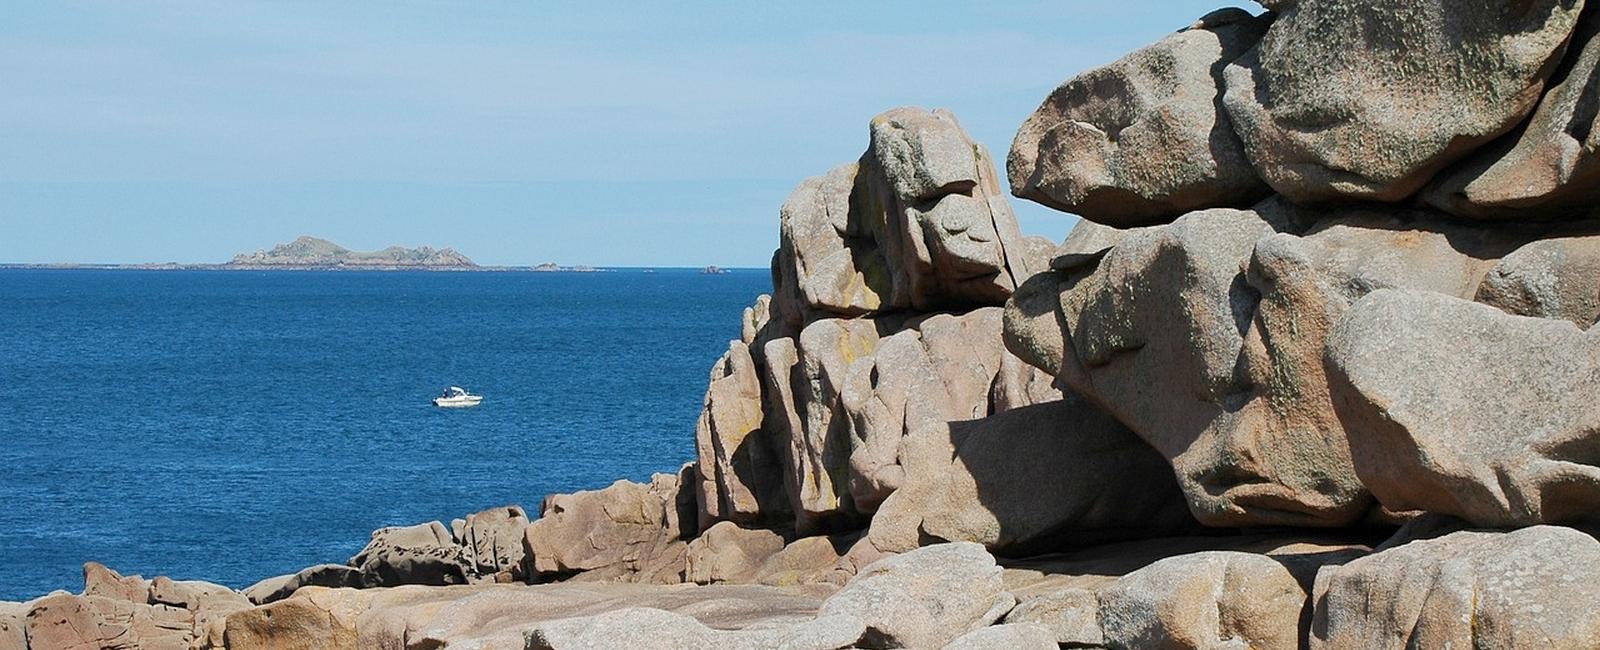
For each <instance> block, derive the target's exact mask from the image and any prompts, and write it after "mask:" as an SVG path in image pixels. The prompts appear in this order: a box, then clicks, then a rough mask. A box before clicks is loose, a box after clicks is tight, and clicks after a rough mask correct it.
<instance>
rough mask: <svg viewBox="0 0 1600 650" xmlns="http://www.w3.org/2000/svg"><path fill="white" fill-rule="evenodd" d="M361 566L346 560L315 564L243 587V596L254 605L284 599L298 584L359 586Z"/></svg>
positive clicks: (304, 585)
mask: <svg viewBox="0 0 1600 650" xmlns="http://www.w3.org/2000/svg"><path fill="white" fill-rule="evenodd" d="M362 583H363V581H362V579H361V570H360V569H357V568H355V567H352V566H349V565H345V564H318V565H316V566H309V567H306V568H304V569H301V570H299V571H297V572H295V573H291V574H288V575H282V576H276V577H272V578H267V579H265V580H262V581H260V582H257V583H255V584H253V585H250V586H249V587H246V588H245V589H244V590H243V591H242V592H240V593H242V594H244V596H245V598H248V599H249V600H250V602H251V603H254V604H256V605H265V604H267V603H270V602H274V601H278V600H283V599H285V598H288V597H289V596H290V595H292V594H294V592H295V591H296V590H298V589H299V588H301V587H360V586H362Z"/></svg>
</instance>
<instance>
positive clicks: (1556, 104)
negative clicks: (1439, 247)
mask: <svg viewBox="0 0 1600 650" xmlns="http://www.w3.org/2000/svg"><path fill="white" fill-rule="evenodd" d="M1597 36H1600V14H1597V13H1595V12H1594V11H1589V12H1588V13H1587V14H1586V15H1585V16H1584V17H1583V19H1582V22H1581V23H1580V24H1579V27H1578V29H1577V31H1576V32H1575V33H1574V34H1573V36H1572V42H1571V44H1570V45H1569V46H1568V50H1567V56H1566V60H1565V62H1563V63H1562V65H1561V68H1560V69H1558V70H1557V71H1556V73H1555V74H1554V75H1553V76H1552V77H1551V82H1550V83H1551V85H1550V89H1549V90H1548V91H1547V92H1546V93H1545V94H1544V98H1543V99H1541V100H1540V101H1539V106H1538V108H1537V109H1535V110H1534V112H1533V117H1532V118H1530V119H1529V120H1528V122H1527V124H1524V125H1523V126H1522V127H1521V128H1519V129H1518V130H1516V131H1514V132H1512V133H1511V134H1510V135H1507V136H1506V137H1504V138H1502V139H1501V140H1499V141H1497V142H1495V143H1493V144H1491V145H1489V146H1486V147H1484V148H1482V149H1480V150H1479V151H1478V152H1477V153H1474V154H1473V155H1472V156H1471V157H1469V158H1467V159H1466V160H1464V161H1462V162H1461V163H1460V164H1457V165H1455V166H1454V167H1452V168H1450V169H1449V170H1446V171H1445V172H1444V173H1443V174H1440V176H1439V178H1438V179H1437V181H1436V182H1434V183H1433V185H1432V186H1430V187H1429V188H1428V190H1427V191H1426V192H1425V193H1424V195H1423V196H1424V197H1425V198H1426V199H1427V200H1428V202H1429V203H1431V204H1433V205H1434V206H1436V207H1438V208H1439V209H1441V210H1447V211H1449V212H1452V213H1454V214H1458V215H1464V216H1471V217H1479V218H1493V219H1518V220H1536V219H1558V218H1571V217H1579V216H1593V215H1594V213H1595V202H1596V201H1597V200H1600V156H1597V155H1596V150H1597V149H1600V134H1597V133H1596V132H1595V128H1594V127H1595V113H1596V111H1595V106H1596V104H1597V103H1600V88H1597V87H1596V81H1600V38H1597Z"/></svg>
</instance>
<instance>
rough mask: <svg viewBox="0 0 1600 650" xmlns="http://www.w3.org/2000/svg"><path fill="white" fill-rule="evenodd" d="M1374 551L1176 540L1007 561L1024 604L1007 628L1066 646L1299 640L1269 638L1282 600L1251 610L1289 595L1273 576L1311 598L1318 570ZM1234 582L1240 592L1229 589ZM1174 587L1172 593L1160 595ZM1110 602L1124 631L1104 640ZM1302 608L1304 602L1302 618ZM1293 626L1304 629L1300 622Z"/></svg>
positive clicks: (1302, 539) (1319, 541) (1330, 543)
mask: <svg viewBox="0 0 1600 650" xmlns="http://www.w3.org/2000/svg"><path fill="white" fill-rule="evenodd" d="M1369 543H1370V540H1369V541H1363V538H1361V537H1360V536H1351V535H1349V534H1341V535H1322V536H1299V537H1283V536H1271V535H1229V536H1216V537H1174V538H1158V539H1147V540H1138V541H1130V542H1121V543H1116V544H1106V545H1101V546H1093V547H1087V548H1082V549H1076V550H1072V551H1068V552H1065V553H1058V554H1051V555H1044V556H1036V557H1030V558H1026V559H1018V560H1007V561H1005V565H1006V572H1005V584H1006V588H1007V589H1008V590H1010V591H1011V592H1012V593H1013V594H1015V595H1016V597H1017V600H1018V601H1019V603H1018V605H1017V607H1016V608H1015V609H1013V610H1012V611H1011V612H1010V613H1009V614H1007V615H1006V617H1005V622H1007V623H1037V624H1040V625H1043V626H1045V627H1046V628H1048V629H1050V630H1051V632H1052V633H1053V634H1054V635H1055V640H1056V642H1057V643H1060V644H1063V645H1064V646H1066V647H1107V648H1111V647H1117V648H1145V647H1162V648H1165V647H1181V648H1194V647H1200V648H1226V647H1233V646H1230V645H1228V641H1227V640H1228V639H1233V638H1236V637H1238V638H1243V637H1240V636H1239V635H1241V634H1245V633H1248V634H1250V635H1252V636H1254V637H1259V638H1263V639H1265V638H1268V637H1271V638H1281V636H1280V635H1281V634H1288V635H1290V637H1291V638H1295V639H1298V638H1299V637H1300V635H1299V634H1298V633H1297V632H1294V631H1292V630H1291V631H1288V632H1277V631H1271V630H1270V624H1269V623H1268V621H1269V620H1272V619H1276V618H1280V617H1281V616H1282V613H1281V612H1279V613H1275V612H1277V611H1278V609H1282V610H1287V608H1288V605H1287V596H1284V597H1283V600H1282V601H1277V602H1278V605H1281V607H1279V608H1274V607H1271V606H1265V607H1262V608H1258V609H1252V607H1253V605H1252V603H1254V602H1257V599H1259V598H1264V597H1267V596H1272V595H1274V594H1276V593H1277V592H1274V591H1273V588H1274V586H1276V587H1277V588H1280V589H1283V590H1289V589H1290V587H1289V584H1290V583H1289V582H1288V581H1286V580H1284V579H1283V574H1282V573H1280V572H1279V571H1278V570H1276V569H1273V568H1272V567H1274V566H1276V567H1279V568H1281V569H1283V570H1286V571H1287V572H1288V574H1289V575H1292V576H1293V578H1294V583H1295V584H1296V585H1297V586H1296V587H1294V590H1297V591H1302V593H1305V592H1309V589H1310V586H1311V581H1312V576H1313V575H1314V573H1315V572H1316V570H1317V568H1318V567H1320V566H1323V565H1325V564H1330V563H1337V562H1343V561H1348V560H1349V559H1351V558H1354V557H1359V556H1360V555H1362V554H1364V553H1366V552H1367V550H1368V544H1369ZM1246 577H1248V578H1249V580H1248V581H1244V582H1242V584H1241V579H1242V578H1246ZM1230 580H1233V581H1234V582H1233V583H1232V584H1233V586H1235V587H1238V588H1237V589H1232V590H1230V589H1227V588H1226V587H1227V586H1228V585H1229V584H1230V582H1229V581H1230ZM1152 585H1159V586H1157V587H1152ZM1169 587H1170V588H1171V589H1172V590H1173V591H1172V592H1171V593H1170V594H1169V593H1164V592H1163V591H1162V590H1163V589H1166V588H1169ZM1113 596H1114V598H1113ZM1112 600H1115V605H1114V608H1115V609H1114V610H1113V611H1111V612H1110V615H1111V616H1114V617H1118V618H1117V621H1116V623H1115V625H1116V626H1117V627H1115V629H1113V628H1112V627H1111V626H1110V624H1109V623H1108V627H1107V628H1106V630H1105V631H1102V629H1101V624H1102V622H1103V621H1104V620H1105V619H1104V616H1103V615H1102V612H1101V608H1102V606H1103V605H1110V604H1111V603H1112ZM1305 600H1306V599H1305V598H1304V596H1303V595H1302V597H1301V599H1300V605H1299V607H1300V608H1301V609H1303V607H1304V605H1305ZM1290 625H1291V627H1292V628H1293V629H1301V628H1302V627H1303V624H1302V622H1296V619H1291V623H1290ZM1230 626H1231V627H1230ZM1107 632H1110V633H1111V634H1110V636H1108V634H1107ZM1141 635H1142V636H1141ZM1108 639H1114V640H1115V641H1112V640H1108ZM1130 639H1134V640H1132V641H1130ZM1208 639H1209V643H1208V642H1207V640H1208ZM1158 641H1161V643H1158ZM1162 643H1166V644H1167V645H1162ZM1129 644H1131V645H1129ZM1193 644H1198V645H1193ZM1240 647H1243V646H1240ZM1257 647H1258V646H1257Z"/></svg>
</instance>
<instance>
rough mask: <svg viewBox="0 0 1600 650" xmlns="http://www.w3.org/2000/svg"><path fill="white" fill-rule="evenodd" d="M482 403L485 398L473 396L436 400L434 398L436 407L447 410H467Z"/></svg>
mask: <svg viewBox="0 0 1600 650" xmlns="http://www.w3.org/2000/svg"><path fill="white" fill-rule="evenodd" d="M481 402H483V398H482V397H478V396H476V395H474V396H471V397H435V398H433V405H434V406H437V407H439V408H447V409H459V408H467V407H469V406H477V405H478V404H479V403H481Z"/></svg>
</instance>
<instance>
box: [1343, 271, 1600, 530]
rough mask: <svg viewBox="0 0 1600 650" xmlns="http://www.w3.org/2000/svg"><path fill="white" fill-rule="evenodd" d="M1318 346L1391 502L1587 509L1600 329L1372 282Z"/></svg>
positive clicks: (1482, 511)
mask: <svg viewBox="0 0 1600 650" xmlns="http://www.w3.org/2000/svg"><path fill="white" fill-rule="evenodd" d="M1327 355H1328V364H1329V366H1330V368H1331V369H1332V370H1331V374H1332V376H1333V377H1334V386H1335V389H1334V390H1335V397H1336V399H1337V400H1338V401H1339V403H1340V404H1341V405H1342V411H1341V413H1342V415H1343V417H1345V418H1346V420H1347V421H1349V422H1350V430H1351V432H1352V434H1351V435H1350V445H1351V450H1352V453H1353V455H1354V457H1355V460H1356V462H1355V469H1356V471H1357V472H1358V473H1359V474H1360V476H1361V480H1362V482H1363V483H1365V484H1366V485H1367V486H1368V487H1369V488H1371V490H1372V492H1373V494H1374V495H1376V496H1377V497H1378V499H1379V500H1380V501H1382V502H1383V503H1384V505H1386V506H1388V507H1389V508H1390V509H1395V510H1412V509H1417V510H1428V511H1431V512H1436V513H1442V514H1447V515H1454V516H1457V517H1460V518H1462V519H1466V520H1468V521H1471V522H1473V523H1476V524H1478V525H1486V526H1517V525H1531V524H1538V523H1558V522H1568V521H1582V520H1592V519H1593V518H1594V513H1595V512H1596V508H1597V506H1600V467H1597V466H1596V459H1595V457H1594V454H1593V452H1592V451H1591V450H1592V448H1593V446H1594V444H1595V442H1596V440H1595V431H1597V430H1600V402H1596V401H1595V400H1594V399H1592V396H1593V395H1594V394H1595V391H1596V390H1600V386H1597V385H1596V381H1597V380H1600V330H1595V329H1591V330H1590V331H1588V332H1584V331H1583V330H1580V329H1578V328H1577V327H1576V326H1574V325H1573V324H1572V323H1570V322H1566V321H1560V320H1551V319H1542V318H1527V317H1521V316H1511V315H1508V314H1505V313H1503V312H1501V311H1499V310H1496V309H1494V308H1492V307H1488V306H1485V305H1479V304H1475V303H1471V302H1468V301H1465V300H1460V299H1456V298H1452V297H1449V296H1442V295H1438V294H1430V293H1422V292H1410V291H1380V292H1377V293H1374V294H1372V295H1370V296H1368V297H1366V298H1364V299H1362V300H1361V301H1360V302H1358V303H1357V304H1356V305H1355V307H1353V308H1352V309H1351V310H1350V312H1349V313H1348V314H1346V315H1345V318H1344V319H1343V320H1341V321H1340V322H1339V323H1338V325H1337V326H1336V327H1335V328H1334V332H1333V335H1332V336H1331V337H1330V339H1329V341H1328V351H1327Z"/></svg>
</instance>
